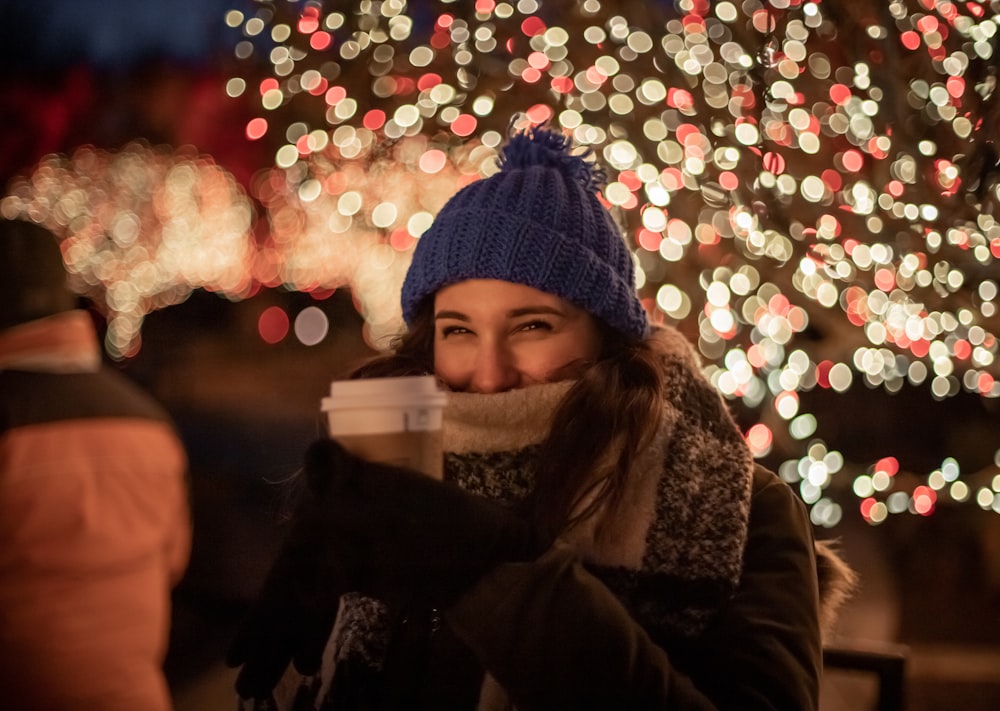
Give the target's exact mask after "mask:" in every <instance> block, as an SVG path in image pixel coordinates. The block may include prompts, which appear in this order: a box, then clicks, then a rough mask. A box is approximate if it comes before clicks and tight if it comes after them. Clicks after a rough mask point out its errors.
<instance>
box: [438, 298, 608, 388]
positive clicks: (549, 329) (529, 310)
mask: <svg viewBox="0 0 1000 711" xmlns="http://www.w3.org/2000/svg"><path fill="white" fill-rule="evenodd" d="M600 351H601V337H600V329H599V327H598V323H597V321H596V319H595V318H594V317H593V316H591V315H590V314H589V313H587V312H586V311H584V310H583V309H581V308H580V307H578V306H576V305H574V304H571V303H570V302H568V301H566V300H565V299H562V298H559V297H558V296H553V295H552V294H547V293H545V292H544V291H539V290H538V289H533V288H531V287H530V286H523V285H521V284H512V283H510V282H506V281H496V280H494V279H470V280H468V281H463V282H459V283H457V284H452V285H450V286H446V287H444V288H443V289H441V290H440V291H438V292H437V294H435V296H434V371H435V373H436V374H437V376H438V377H439V378H440V379H441V380H442V381H443V382H444V383H445V385H447V386H448V387H449V388H451V389H452V390H457V391H466V392H476V393H495V392H502V391H505V390H513V389H515V388H523V387H527V386H528V385H535V384H538V383H546V382H552V381H556V380H564V379H566V378H572V377H575V376H576V375H578V374H579V373H580V371H581V370H582V369H583V368H585V367H586V366H587V365H588V364H589V363H592V362H593V361H594V360H596V358H597V356H598V354H599V353H600Z"/></svg>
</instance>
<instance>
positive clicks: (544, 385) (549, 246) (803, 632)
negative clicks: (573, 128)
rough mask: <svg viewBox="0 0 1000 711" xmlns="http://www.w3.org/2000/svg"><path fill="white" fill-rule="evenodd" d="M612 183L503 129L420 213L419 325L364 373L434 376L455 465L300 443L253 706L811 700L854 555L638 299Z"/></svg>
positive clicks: (258, 631) (406, 300) (247, 632)
mask: <svg viewBox="0 0 1000 711" xmlns="http://www.w3.org/2000/svg"><path fill="white" fill-rule="evenodd" d="M602 179H603V175H602V174H601V171H600V170H599V169H598V168H596V167H595V166H594V164H593V163H591V162H589V161H588V160H586V159H585V156H582V155H580V154H579V153H578V152H575V151H573V150H572V145H571V142H570V140H569V139H568V137H566V136H564V135H562V134H561V133H558V132H556V131H554V130H551V129H547V128H544V127H531V128H528V129H527V130H525V131H522V132H514V133H513V134H512V135H511V137H510V139H509V141H508V143H507V145H506V147H505V148H504V150H503V155H502V158H501V162H500V166H499V170H498V172H496V173H494V174H493V175H491V176H490V177H487V178H485V179H482V180H479V181H476V182H474V183H472V184H470V185H469V186H467V187H465V188H463V189H462V190H460V191H459V192H458V193H456V195H454V196H453V197H452V198H451V199H450V200H449V201H448V203H447V204H446V205H445V206H444V207H443V208H442V210H441V211H440V213H439V214H438V216H437V217H436V219H435V221H434V223H433V225H432V226H431V227H430V229H429V230H428V231H427V232H425V233H424V234H423V236H421V238H420V240H419V241H418V243H417V246H416V250H415V252H414V255H413V262H412V264H411V266H410V268H409V270H408V272H407V276H406V279H405V282H404V285H403V290H402V307H403V315H404V318H405V320H406V322H407V326H408V330H407V332H406V333H405V334H404V335H403V336H401V338H400V339H399V340H398V343H397V347H396V348H395V349H394V352H392V353H390V354H387V355H385V356H384V357H380V358H377V359H376V360H374V361H372V362H369V363H367V364H364V365H363V366H361V368H360V369H359V370H357V371H356V372H355V373H354V374H353V375H354V376H355V377H385V376H400V375H418V374H427V373H433V374H434V375H436V376H437V378H438V380H439V381H440V383H441V384H442V386H443V387H445V388H446V389H447V390H448V391H449V396H448V397H449V402H448V404H447V406H446V408H445V414H444V418H445V419H444V435H443V436H444V445H445V462H444V471H445V475H444V481H443V482H441V481H436V480H433V479H430V478H428V477H424V476H421V475H420V474H417V473H415V472H412V471H408V470H405V469H401V468H397V467H391V466H387V465H379V464H374V463H371V462H365V461H361V460H359V459H357V458H356V457H354V456H352V455H350V454H348V453H347V452H345V451H344V449H343V448H342V447H340V446H339V445H338V444H337V443H336V442H334V441H332V440H330V439H321V440H319V441H317V442H315V443H314V444H313V445H312V446H311V447H310V449H309V451H308V452H307V454H306V461H305V467H304V474H305V476H304V479H305V481H306V482H307V484H308V487H307V490H306V493H305V495H304V496H303V497H302V499H301V500H300V501H299V503H298V506H297V509H296V511H295V513H294V515H293V517H292V521H291V526H290V529H289V534H288V540H287V542H286V543H285V545H284V548H283V549H282V552H281V553H280V554H279V556H278V558H277V560H276V562H275V564H274V567H273V568H272V570H271V572H270V574H269V575H268V577H267V579H266V580H265V581H264V586H263V589H262V593H261V595H260V597H259V600H258V602H257V603H256V605H255V606H254V607H253V608H252V609H251V611H250V614H249V615H248V617H247V619H246V621H245V623H244V625H243V627H242V628H241V631H240V632H239V633H238V634H237V636H236V638H235V639H234V641H233V644H232V646H231V649H230V655H229V662H230V663H231V664H232V665H242V669H241V670H240V673H239V675H238V677H237V680H236V689H237V692H238V693H239V695H240V697H241V698H242V699H243V701H242V702H241V703H242V705H243V707H244V708H254V709H272V708H275V707H276V706H275V704H277V707H279V708H292V705H293V704H294V708H296V709H300V708H302V709H305V708H322V709H389V708H392V709H515V708H516V709H519V710H520V711H525V710H528V709H540V710H541V709H547V710H553V709H560V710H562V709H705V710H708V709H730V710H732V711H753V710H755V709H771V710H774V709H784V710H787V711H808V710H809V709H815V708H816V706H817V698H818V688H819V681H820V677H821V673H822V637H821V628H822V627H823V621H824V620H828V621H829V620H831V619H832V614H833V611H835V609H836V606H837V604H839V601H841V600H842V599H843V596H844V594H845V593H846V591H847V590H848V587H849V584H850V581H851V573H850V570H849V569H848V568H847V567H846V566H845V565H844V564H843V562H842V561H840V560H839V558H837V556H836V554H835V553H834V552H832V551H830V550H829V549H827V548H826V547H825V546H823V545H817V543H816V542H815V541H814V538H813V531H812V528H811V524H810V522H809V517H808V514H807V513H806V510H805V507H804V505H803V503H802V501H801V500H799V499H798V498H797V497H796V495H795V494H794V493H793V492H792V490H791V489H790V488H789V487H788V485H787V484H785V483H784V482H783V481H781V480H780V479H779V478H778V477H776V476H775V475H774V474H773V473H771V472H770V471H767V470H766V469H764V468H763V467H761V466H759V465H757V464H755V462H754V460H753V457H752V455H751V453H750V451H749V449H748V447H747V445H746V443H745V441H744V439H743V436H742V434H741V432H740V430H739V428H738V427H737V425H736V423H735V422H734V420H733V419H732V417H731V415H730V413H729V412H728V410H727V408H726V407H725V405H724V403H723V401H722V399H721V397H720V396H719V394H718V393H717V392H716V391H715V390H714V389H713V388H712V386H711V385H710V383H709V382H708V381H707V380H706V379H705V377H704V376H703V374H702V371H701V365H700V363H699V359H698V357H697V354H696V353H695V351H694V349H693V348H692V347H691V346H690V344H689V343H688V342H687V341H686V340H685V339H684V337H683V336H682V335H681V334H680V333H679V332H677V331H676V330H674V329H672V328H669V327H655V328H654V327H651V326H650V324H649V323H648V322H647V317H646V313H645V311H644V309H643V307H642V305H641V304H640V302H639V299H638V298H637V295H636V291H635V287H634V275H633V262H632V257H631V255H630V253H629V251H628V249H627V247H626V245H625V243H624V241H623V239H622V236H621V232H620V231H619V229H618V228H617V226H616V225H615V222H614V220H613V219H612V216H611V213H610V212H609V211H608V210H607V209H606V208H605V207H604V206H603V205H602V203H601V202H600V200H599V198H598V194H597V191H598V189H599V186H600V183H601V180H602ZM817 554H818V555H817ZM817 559H819V560H820V561H822V565H820V566H818V565H817ZM819 570H822V571H823V572H822V574H820V573H819V572H818V571H819Z"/></svg>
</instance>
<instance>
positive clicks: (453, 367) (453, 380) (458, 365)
mask: <svg viewBox="0 0 1000 711" xmlns="http://www.w3.org/2000/svg"><path fill="white" fill-rule="evenodd" d="M464 370H465V368H464V366H463V365H462V359H461V357H460V354H459V353H458V352H457V351H456V349H454V348H448V347H444V348H442V347H441V346H440V345H439V344H437V343H435V344H434V374H435V375H436V376H437V377H438V378H439V379H440V380H441V381H442V382H444V384H445V385H447V386H448V387H450V388H452V389H458V388H459V387H461V386H462V382H461V381H462V379H463V373H464Z"/></svg>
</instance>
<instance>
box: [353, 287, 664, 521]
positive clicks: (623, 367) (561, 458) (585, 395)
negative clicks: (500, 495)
mask: <svg viewBox="0 0 1000 711" xmlns="http://www.w3.org/2000/svg"><path fill="white" fill-rule="evenodd" d="M432 302H433V300H432V299H427V300H425V302H424V303H423V304H422V305H421V308H420V309H419V310H418V312H417V314H416V316H415V318H414V319H413V322H412V324H411V327H410V329H409V330H408V331H407V332H406V333H404V334H402V335H400V336H398V337H397V338H396V339H394V341H393V343H392V348H393V350H392V352H391V353H389V354H386V355H382V356H376V357H375V358H373V359H371V360H369V361H367V362H366V363H364V364H362V365H361V366H360V367H358V368H356V369H355V370H354V371H353V372H352V373H351V376H350V377H357V378H376V377H394V376H403V375H426V374H431V373H433V372H434V319H433V312H432V305H433V303H432ZM598 323H599V324H600V326H601V335H602V352H601V354H600V355H599V356H598V358H597V360H596V361H594V362H593V363H591V364H589V366H588V367H585V368H583V369H582V374H581V376H580V377H579V379H578V380H577V382H576V384H575V385H574V386H573V387H572V388H571V389H570V390H569V392H568V393H567V394H566V396H565V397H564V398H563V401H562V402H561V403H560V405H559V407H558V408H557V409H556V412H555V414H554V415H553V419H552V426H551V429H550V431H549V435H548V437H547V438H546V439H545V441H544V442H543V443H542V447H541V456H540V461H539V471H540V472H558V474H559V475H558V476H555V475H553V476H539V477H538V484H537V486H536V488H535V491H534V492H533V493H532V496H531V498H530V499H529V501H528V502H527V504H528V512H529V515H530V516H531V517H532V519H533V520H534V522H535V524H536V525H538V526H539V527H540V528H541V530H543V531H545V532H547V533H549V534H551V535H556V534H558V533H560V532H562V531H565V530H567V529H569V528H572V527H573V526H576V525H578V524H580V523H582V522H584V521H586V520H587V519H589V518H591V517H592V516H594V515H595V514H597V513H598V511H600V510H607V511H612V512H613V511H614V510H615V508H616V507H617V506H618V504H619V503H621V501H622V497H623V496H624V493H625V491H626V489H627V487H628V485H629V483H630V482H629V476H630V473H631V472H632V471H633V469H634V467H633V463H634V462H635V459H636V458H637V457H638V456H639V453H640V452H641V451H642V450H643V448H644V447H646V446H647V445H648V444H649V443H650V442H651V441H652V440H653V438H654V436H655V434H656V432H657V431H658V429H659V427H660V421H661V418H662V412H663V389H664V385H663V367H662V361H663V354H662V348H661V347H660V346H659V341H658V340H657V339H655V338H646V339H643V340H640V341H632V340H629V339H626V337H625V336H624V335H622V334H620V333H619V332H618V331H615V330H614V329H612V328H611V327H609V326H607V325H606V324H604V323H603V322H601V321H598ZM584 502H586V503H584ZM608 520H609V519H608V518H604V517H602V519H601V521H600V522H598V527H597V534H598V536H600V535H601V531H602V526H601V525H600V524H601V523H603V522H605V521H608Z"/></svg>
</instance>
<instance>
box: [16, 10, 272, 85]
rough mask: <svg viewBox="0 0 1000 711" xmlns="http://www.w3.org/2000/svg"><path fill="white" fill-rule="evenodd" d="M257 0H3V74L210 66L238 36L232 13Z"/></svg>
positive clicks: (226, 52) (225, 52)
mask: <svg viewBox="0 0 1000 711" xmlns="http://www.w3.org/2000/svg"><path fill="white" fill-rule="evenodd" d="M252 5H253V3H252V2H250V0H142V2H134V1H133V0H49V1H48V2H36V1H35V0H0V62H2V65H0V66H2V67H3V69H2V71H3V73H5V74H9V73H21V72H25V71H29V72H30V71H37V70H47V71H51V70H60V69H65V68H66V67H69V66H72V65H73V64H75V63H81V62H82V63H86V64H89V65H91V66H93V67H94V68H96V69H100V70H104V71H114V70H121V69H126V68H128V67H129V66H132V65H135V64H136V63H140V62H143V61H146V60H151V59H165V60H169V61H175V62H179V63H187V64H201V63H206V62H211V61H212V60H214V59H215V58H216V57H217V56H219V54H220V53H224V54H228V52H229V47H230V46H231V45H232V44H233V42H234V41H235V38H236V36H237V31H235V30H232V29H231V28H229V27H226V25H225V23H224V22H223V17H224V15H225V12H226V10H229V9H232V8H238V7H242V8H246V7H249V6H252Z"/></svg>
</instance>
